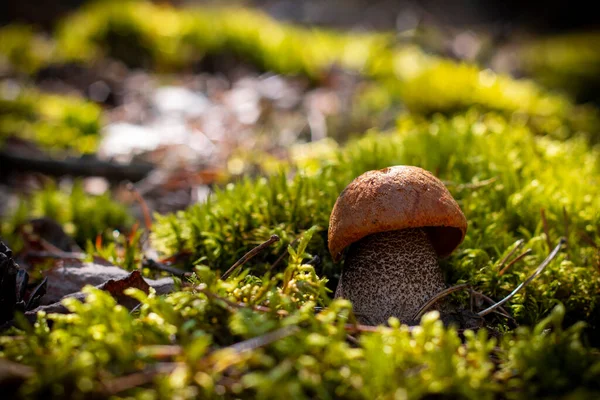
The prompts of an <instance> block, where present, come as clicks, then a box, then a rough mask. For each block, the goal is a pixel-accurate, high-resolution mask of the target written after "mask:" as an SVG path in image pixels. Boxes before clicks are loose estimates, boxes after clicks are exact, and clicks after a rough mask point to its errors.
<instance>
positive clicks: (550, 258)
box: [477, 238, 565, 317]
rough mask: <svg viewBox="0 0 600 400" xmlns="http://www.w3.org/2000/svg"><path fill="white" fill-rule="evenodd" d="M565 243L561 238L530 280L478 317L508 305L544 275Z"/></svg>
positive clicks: (480, 313)
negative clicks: (526, 287) (520, 292)
mask: <svg viewBox="0 0 600 400" xmlns="http://www.w3.org/2000/svg"><path fill="white" fill-rule="evenodd" d="M564 243H565V238H561V239H560V240H559V241H558V244H557V245H556V247H555V248H554V249H553V250H552V252H551V253H550V254H549V255H548V257H546V259H545V260H544V261H542V263H541V264H540V265H539V266H538V267H537V269H536V270H535V272H534V273H533V274H531V276H530V277H529V278H527V279H526V280H525V281H524V282H523V283H521V284H520V285H519V286H517V287H516V288H515V290H513V291H512V292H511V293H510V294H509V295H508V296H506V297H505V298H503V299H502V300H500V301H499V302H497V303H496V304H494V305H492V306H490V307H488V308H486V309H485V310H483V311H481V312H479V313H478V314H477V315H479V316H480V317H483V316H486V315H488V314H489V313H491V312H492V311H494V310H495V309H496V308H498V307H500V306H501V305H503V304H504V303H506V302H507V301H508V300H510V299H512V298H513V296H514V295H516V294H517V293H519V291H521V289H523V288H524V287H525V286H527V285H528V284H529V283H530V282H531V281H532V280H534V279H535V278H536V277H537V276H538V275H539V274H541V273H542V271H543V270H544V269H545V268H546V267H547V266H548V264H550V262H551V261H552V260H554V258H555V257H556V256H557V255H558V252H559V251H560V248H561V247H562V245H563V244H564Z"/></svg>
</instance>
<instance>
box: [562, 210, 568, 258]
mask: <svg viewBox="0 0 600 400" xmlns="http://www.w3.org/2000/svg"><path fill="white" fill-rule="evenodd" d="M563 221H564V223H565V251H566V250H567V248H568V247H569V214H567V208H566V207H565V206H563ZM567 257H568V254H567Z"/></svg>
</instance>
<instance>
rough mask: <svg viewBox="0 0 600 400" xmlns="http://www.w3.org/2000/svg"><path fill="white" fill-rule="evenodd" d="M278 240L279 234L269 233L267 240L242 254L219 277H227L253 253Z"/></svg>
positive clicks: (255, 253) (223, 278)
mask: <svg viewBox="0 0 600 400" xmlns="http://www.w3.org/2000/svg"><path fill="white" fill-rule="evenodd" d="M278 241H279V236H277V235H271V238H270V239H269V240H267V241H266V242H264V243H261V244H259V245H258V246H256V247H255V248H253V249H252V250H250V251H249V252H247V253H246V254H244V256H243V257H242V258H240V259H239V260H237V261H236V263H235V264H233V265H232V266H231V267H230V268H229V269H228V270H227V271H225V273H224V274H223V275H221V279H222V280H225V279H227V278H228V277H229V275H231V274H232V273H233V272H234V271H235V270H236V269H237V268H238V267H240V266H242V265H244V263H245V262H246V261H248V260H249V259H251V258H252V257H254V256H255V255H257V254H258V253H260V252H261V251H262V250H263V249H265V248H267V247H269V246H270V245H271V244H273V243H275V242H278Z"/></svg>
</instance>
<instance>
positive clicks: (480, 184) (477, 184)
mask: <svg viewBox="0 0 600 400" xmlns="http://www.w3.org/2000/svg"><path fill="white" fill-rule="evenodd" d="M497 180H498V177H497V176H494V177H492V178H489V179H485V180H483V181H479V182H473V183H456V182H450V181H444V185H445V186H456V189H457V190H463V189H479V188H480V187H484V186H487V185H490V184H492V183H494V182H496V181H497Z"/></svg>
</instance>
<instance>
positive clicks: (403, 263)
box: [335, 228, 445, 325]
mask: <svg viewBox="0 0 600 400" xmlns="http://www.w3.org/2000/svg"><path fill="white" fill-rule="evenodd" d="M444 288H445V284H444V278H443V275H442V271H441V269H440V267H439V265H438V261H437V255H436V252H435V250H434V248H433V246H432V244H431V242H430V241H429V238H428V237H427V234H426V233H425V231H424V230H423V229H420V228H414V229H403V230H399V231H391V232H381V233H375V234H372V235H369V236H366V237H364V238H363V239H361V240H359V241H358V242H355V243H353V244H352V245H351V246H350V248H349V250H348V254H347V255H346V261H345V264H344V272H343V273H342V276H341V278H340V282H339V285H338V287H337V290H336V293H335V297H336V298H337V297H343V298H346V299H348V300H350V301H351V302H352V304H353V306H354V312H355V313H356V316H357V319H358V320H359V321H360V323H363V324H372V325H379V324H385V323H386V322H387V320H388V319H389V318H390V317H397V318H398V319H400V320H401V321H402V322H405V323H407V322H412V321H411V319H412V317H413V316H414V315H415V313H416V312H417V311H419V308H420V307H421V306H422V305H423V304H424V303H425V302H426V301H427V300H429V299H430V298H431V297H433V296H434V295H435V294H436V293H438V292H440V291H441V290H443V289H444Z"/></svg>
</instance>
